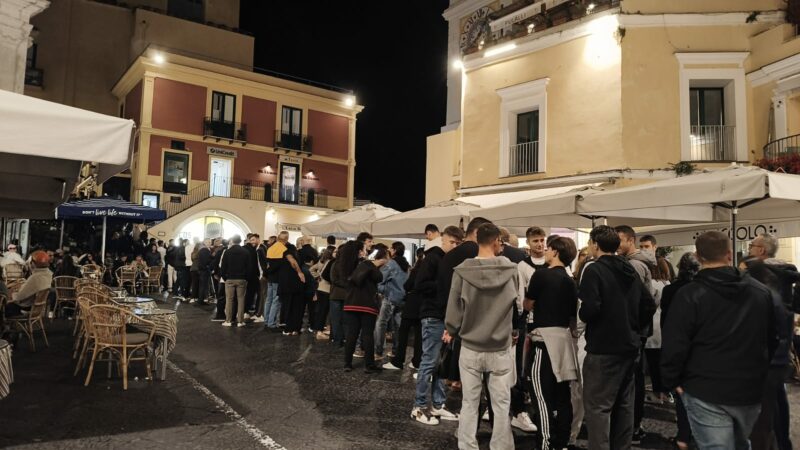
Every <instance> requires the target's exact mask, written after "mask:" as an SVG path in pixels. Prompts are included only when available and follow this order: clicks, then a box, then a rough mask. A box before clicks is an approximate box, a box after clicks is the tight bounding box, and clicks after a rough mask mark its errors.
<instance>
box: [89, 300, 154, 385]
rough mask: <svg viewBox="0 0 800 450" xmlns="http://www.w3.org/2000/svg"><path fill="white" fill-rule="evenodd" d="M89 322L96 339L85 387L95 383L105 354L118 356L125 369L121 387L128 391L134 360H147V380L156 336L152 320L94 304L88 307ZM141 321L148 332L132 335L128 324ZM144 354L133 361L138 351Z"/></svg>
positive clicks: (115, 308)
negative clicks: (96, 368)
mask: <svg viewBox="0 0 800 450" xmlns="http://www.w3.org/2000/svg"><path fill="white" fill-rule="evenodd" d="M89 315H90V319H89V320H88V321H87V322H86V324H87V325H89V327H91V330H90V332H89V333H90V335H91V336H93V337H94V346H93V349H92V362H91V363H90V364H89V372H88V373H87V374H86V382H85V383H84V386H88V385H89V382H90V381H91V380H92V372H93V370H94V363H95V361H96V360H97V356H98V355H99V354H100V353H101V352H103V351H111V353H113V354H116V355H117V356H119V362H120V366H121V367H122V388H123V389H124V390H127V389H128V365H129V364H130V362H131V361H144V362H145V369H146V373H147V377H148V378H150V377H151V373H150V355H149V348H150V345H151V344H152V342H153V335H154V334H155V324H154V323H153V322H150V321H149V320H144V319H140V318H138V317H136V316H135V315H134V314H133V313H131V312H130V311H128V310H126V309H124V308H119V307H117V306H111V305H94V306H91V307H89ZM132 322H134V323H135V322H138V323H141V324H143V325H146V326H147V327H148V328H149V329H150V331H149V332H146V333H145V332H133V333H130V332H128V330H127V325H128V324H129V323H132ZM140 351H141V352H143V353H144V356H143V357H141V358H134V357H133V355H134V354H135V353H136V352H140Z"/></svg>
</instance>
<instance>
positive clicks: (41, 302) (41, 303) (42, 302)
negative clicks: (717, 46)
mask: <svg viewBox="0 0 800 450" xmlns="http://www.w3.org/2000/svg"><path fill="white" fill-rule="evenodd" d="M49 293H50V289H42V290H41V291H39V292H37V293H36V299H35V300H34V302H33V306H31V310H30V313H29V314H26V315H21V316H14V317H6V322H7V323H8V324H10V325H14V326H16V327H17V329H19V330H20V331H22V332H23V333H25V335H26V336H28V343H29V344H30V346H31V350H32V351H34V352H35V351H36V342H35V339H34V336H33V334H34V331H36V328H37V327H38V328H39V329H40V330H42V336H44V345H45V347H50V343H49V342H47V332H45V330H44V315H45V313H46V312H47V295H48V294H49Z"/></svg>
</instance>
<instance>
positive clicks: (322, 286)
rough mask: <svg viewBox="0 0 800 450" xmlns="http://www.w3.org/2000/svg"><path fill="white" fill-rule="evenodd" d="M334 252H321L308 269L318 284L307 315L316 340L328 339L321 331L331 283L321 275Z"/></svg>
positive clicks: (329, 250)
mask: <svg viewBox="0 0 800 450" xmlns="http://www.w3.org/2000/svg"><path fill="white" fill-rule="evenodd" d="M335 250H336V248H335V247H328V248H326V249H325V250H323V251H322V254H321V255H320V257H319V261H317V263H316V264H314V265H313V266H311V268H310V271H311V275H313V276H314V278H316V280H317V283H319V285H318V286H317V297H316V300H315V301H314V302H313V303H312V304H311V307H310V308H309V314H308V315H309V324H310V328H311V330H312V331H313V332H315V334H316V338H317V339H318V340H325V339H328V336H327V335H325V333H324V332H323V331H324V330H325V323H326V322H327V321H328V307H329V304H328V303H329V300H330V298H329V297H330V293H331V283H330V281H329V280H327V279H325V278H324V277H323V276H322V274H323V273H325V269H326V268H327V267H328V265H329V264H330V263H331V261H332V260H333V252H334V251H335ZM328 278H330V272H328Z"/></svg>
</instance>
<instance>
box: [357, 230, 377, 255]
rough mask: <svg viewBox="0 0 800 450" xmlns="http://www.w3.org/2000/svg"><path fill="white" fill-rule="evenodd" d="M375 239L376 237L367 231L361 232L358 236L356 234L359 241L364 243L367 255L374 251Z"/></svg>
mask: <svg viewBox="0 0 800 450" xmlns="http://www.w3.org/2000/svg"><path fill="white" fill-rule="evenodd" d="M373 239H374V238H373V237H372V235H371V234H369V233H367V232H366V231H365V232H363V233H359V234H358V236H356V240H357V241H359V242H363V243H364V251H365V252H367V256H369V254H370V253H371V252H372V241H373Z"/></svg>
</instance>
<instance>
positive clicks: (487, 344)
mask: <svg viewBox="0 0 800 450" xmlns="http://www.w3.org/2000/svg"><path fill="white" fill-rule="evenodd" d="M517 296H519V277H518V276H517V265H516V264H514V263H512V262H511V261H509V260H508V258H506V257H504V256H498V257H495V258H487V259H479V258H472V259H467V260H465V261H464V262H463V263H461V264H459V265H458V266H456V268H455V270H454V272H453V282H452V284H451V285H450V297H449V299H448V302H447V314H446V315H445V320H444V321H445V326H446V327H447V332H448V333H450V335H452V336H458V337H460V338H461V343H462V345H464V347H467V348H469V349H470V350H473V351H476V352H499V351H502V350H508V348H509V347H511V329H512V321H513V317H514V310H515V306H516V303H517Z"/></svg>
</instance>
